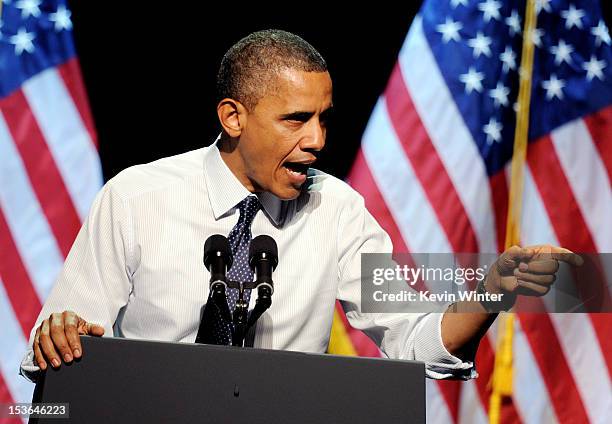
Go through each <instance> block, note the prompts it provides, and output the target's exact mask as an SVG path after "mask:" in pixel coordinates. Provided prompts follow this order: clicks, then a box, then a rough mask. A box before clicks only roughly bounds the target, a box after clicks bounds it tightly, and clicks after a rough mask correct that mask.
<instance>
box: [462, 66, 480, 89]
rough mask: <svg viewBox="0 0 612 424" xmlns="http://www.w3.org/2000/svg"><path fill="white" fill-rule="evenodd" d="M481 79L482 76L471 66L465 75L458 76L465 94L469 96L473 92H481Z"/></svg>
mask: <svg viewBox="0 0 612 424" xmlns="http://www.w3.org/2000/svg"><path fill="white" fill-rule="evenodd" d="M483 79H484V74H483V73H482V72H476V70H475V69H474V68H473V67H471V66H470V69H469V70H468V72H467V73H466V74H461V75H459V81H461V82H462V83H464V84H465V92H466V93H467V94H470V93H471V92H472V91H473V90H476V91H477V92H479V93H480V92H481V91H482V80H483Z"/></svg>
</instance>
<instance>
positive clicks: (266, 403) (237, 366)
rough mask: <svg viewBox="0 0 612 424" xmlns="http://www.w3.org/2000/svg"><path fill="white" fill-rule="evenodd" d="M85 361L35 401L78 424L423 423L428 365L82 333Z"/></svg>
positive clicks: (57, 373) (65, 370)
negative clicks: (65, 412)
mask: <svg viewBox="0 0 612 424" xmlns="http://www.w3.org/2000/svg"><path fill="white" fill-rule="evenodd" d="M81 339H82V340H81V342H82V343H83V351H84V355H83V358H82V359H81V360H80V361H79V362H75V363H74V364H71V365H66V364H63V365H62V366H61V367H60V369H59V370H52V369H51V370H49V371H47V372H46V373H45V374H44V375H43V377H42V378H41V379H40V381H39V383H38V384H37V387H36V391H35V394H34V402H48V403H60V402H61V403H66V402H67V403H68V404H69V413H70V418H69V419H68V420H65V421H64V420H61V419H48V420H47V419H39V420H35V419H31V420H30V422H38V423H43V422H49V423H53V424H59V423H60V422H62V421H64V422H70V423H93V424H95V423H105V424H107V423H113V424H115V423H124V422H130V423H176V422H198V423H241V424H245V423H248V424H253V423H350V424H355V423H422V422H425V381H424V375H425V371H424V365H423V363H421V362H411V361H392V360H386V359H367V358H351V357H343V356H334V355H317V354H307V353H300V352H287V351H275V350H262V349H251V348H236V347H229V346H208V345H195V344H185V343H164V342H153V341H142V340H130V339H120V338H94V337H85V336H84V337H81Z"/></svg>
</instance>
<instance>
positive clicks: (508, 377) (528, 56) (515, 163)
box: [489, 0, 537, 424]
mask: <svg viewBox="0 0 612 424" xmlns="http://www.w3.org/2000/svg"><path fill="white" fill-rule="evenodd" d="M536 19H537V15H536V12H535V1H534V0H527V7H526V10H525V25H524V28H523V46H522V53H521V67H520V69H519V78H520V79H519V94H518V110H517V112H516V128H515V131H514V151H513V153H512V168H511V169H512V175H511V180H510V193H509V198H508V217H507V220H506V239H505V243H504V244H505V247H506V249H507V248H509V247H510V246H512V245H517V244H519V243H520V223H521V210H522V203H523V172H524V167H525V162H526V160H527V142H528V131H529V105H530V102H531V79H532V73H533V56H534V44H533V39H532V34H533V31H534V29H535V27H536ZM500 318H501V323H500V325H499V330H500V331H499V333H498V334H499V336H498V345H497V350H496V354H495V366H494V369H493V390H492V393H491V399H490V403H489V422H490V423H491V424H498V423H499V422H500V418H501V403H502V397H504V396H511V395H512V336H513V329H514V314H512V313H507V314H504V315H502V316H501V317H500Z"/></svg>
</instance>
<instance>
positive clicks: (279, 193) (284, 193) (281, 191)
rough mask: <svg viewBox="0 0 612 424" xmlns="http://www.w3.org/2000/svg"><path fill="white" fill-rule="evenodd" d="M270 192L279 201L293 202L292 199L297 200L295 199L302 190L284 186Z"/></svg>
mask: <svg viewBox="0 0 612 424" xmlns="http://www.w3.org/2000/svg"><path fill="white" fill-rule="evenodd" d="M271 192H272V194H274V195H275V196H276V197H278V198H279V199H281V200H293V199H297V197H298V196H299V195H300V193H301V192H302V188H301V186H300V187H294V186H289V187H287V186H285V187H278V188H276V189H275V190H273V191H271Z"/></svg>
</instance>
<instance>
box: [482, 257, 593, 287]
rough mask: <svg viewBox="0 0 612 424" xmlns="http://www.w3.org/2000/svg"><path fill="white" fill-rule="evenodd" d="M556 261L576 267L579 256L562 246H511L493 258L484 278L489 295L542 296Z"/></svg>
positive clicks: (556, 265)
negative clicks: (491, 265) (496, 257)
mask: <svg viewBox="0 0 612 424" xmlns="http://www.w3.org/2000/svg"><path fill="white" fill-rule="evenodd" d="M559 261H562V262H566V263H568V264H570V265H574V266H580V265H582V263H583V260H582V258H581V257H580V256H578V255H577V254H575V253H573V252H572V251H570V250H567V249H564V248H562V247H555V246H550V245H541V246H529V247H518V246H512V247H510V248H509V249H508V250H506V251H505V252H504V253H502V254H501V256H500V257H499V258H498V259H497V261H496V262H495V264H494V265H493V267H492V269H491V271H490V272H489V274H488V275H487V280H486V284H485V286H486V289H487V291H488V292H490V293H500V292H501V293H506V294H511V295H526V296H543V295H545V294H546V293H548V291H549V290H550V287H551V285H552V284H553V283H554V282H555V278H556V276H555V274H556V272H557V270H558V269H559Z"/></svg>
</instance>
